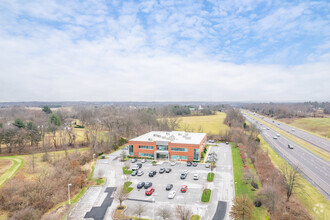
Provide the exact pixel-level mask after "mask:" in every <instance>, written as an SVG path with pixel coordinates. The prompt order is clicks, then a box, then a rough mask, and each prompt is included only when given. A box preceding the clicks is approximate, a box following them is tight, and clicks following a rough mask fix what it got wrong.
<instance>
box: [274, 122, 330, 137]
mask: <svg viewBox="0 0 330 220" xmlns="http://www.w3.org/2000/svg"><path fill="white" fill-rule="evenodd" d="M280 121H282V122H285V123H287V124H289V125H291V126H293V127H296V128H300V129H303V130H305V131H307V132H311V133H314V134H316V135H319V136H322V137H328V139H330V118H299V119H281V120H280Z"/></svg>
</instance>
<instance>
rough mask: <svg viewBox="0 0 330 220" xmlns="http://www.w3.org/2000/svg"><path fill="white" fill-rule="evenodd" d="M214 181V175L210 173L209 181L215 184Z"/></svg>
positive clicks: (208, 175)
mask: <svg viewBox="0 0 330 220" xmlns="http://www.w3.org/2000/svg"><path fill="white" fill-rule="evenodd" d="M213 179H214V173H211V172H210V173H208V174H207V181H209V182H213Z"/></svg>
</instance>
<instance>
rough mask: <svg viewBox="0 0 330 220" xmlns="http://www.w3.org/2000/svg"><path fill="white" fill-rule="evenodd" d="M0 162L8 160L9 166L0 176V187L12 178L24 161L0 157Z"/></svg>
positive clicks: (16, 158) (10, 157) (19, 158)
mask: <svg viewBox="0 0 330 220" xmlns="http://www.w3.org/2000/svg"><path fill="white" fill-rule="evenodd" d="M0 160H10V161H11V162H12V163H11V166H10V167H9V169H7V170H6V171H5V172H4V173H3V174H2V175H1V176H0V187H1V186H2V185H3V184H4V183H5V182H7V180H9V179H10V178H12V177H13V176H14V175H15V174H16V173H17V171H18V170H19V169H20V168H21V167H22V166H23V164H24V160H23V159H22V158H21V157H19V156H6V157H0Z"/></svg>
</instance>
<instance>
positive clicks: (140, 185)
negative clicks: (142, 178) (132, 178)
mask: <svg viewBox="0 0 330 220" xmlns="http://www.w3.org/2000/svg"><path fill="white" fill-rule="evenodd" d="M144 185H145V182H139V183H138V184H137V185H136V188H138V189H142V188H143V187H144Z"/></svg>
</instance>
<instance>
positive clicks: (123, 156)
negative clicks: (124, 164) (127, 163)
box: [120, 151, 127, 161]
mask: <svg viewBox="0 0 330 220" xmlns="http://www.w3.org/2000/svg"><path fill="white" fill-rule="evenodd" d="M126 156H127V155H126V152H125V151H122V152H121V153H120V158H121V161H124V160H125V158H126Z"/></svg>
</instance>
